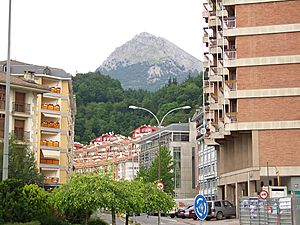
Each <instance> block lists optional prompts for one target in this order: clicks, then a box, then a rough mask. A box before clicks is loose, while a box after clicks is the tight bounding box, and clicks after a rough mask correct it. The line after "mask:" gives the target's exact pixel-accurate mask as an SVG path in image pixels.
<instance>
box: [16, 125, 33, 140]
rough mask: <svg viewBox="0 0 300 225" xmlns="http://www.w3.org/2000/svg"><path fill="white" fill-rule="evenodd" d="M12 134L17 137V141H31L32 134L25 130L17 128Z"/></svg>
mask: <svg viewBox="0 0 300 225" xmlns="http://www.w3.org/2000/svg"><path fill="white" fill-rule="evenodd" d="M12 133H13V134H14V135H15V137H16V139H17V140H19V141H29V139H30V132H29V131H24V129H23V128H22V129H20V128H15V130H13V131H12Z"/></svg>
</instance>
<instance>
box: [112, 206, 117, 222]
mask: <svg viewBox="0 0 300 225" xmlns="http://www.w3.org/2000/svg"><path fill="white" fill-rule="evenodd" d="M111 224H112V225H116V212H115V209H114V208H112V209H111Z"/></svg>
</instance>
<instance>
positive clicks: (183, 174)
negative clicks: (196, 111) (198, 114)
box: [140, 122, 197, 199]
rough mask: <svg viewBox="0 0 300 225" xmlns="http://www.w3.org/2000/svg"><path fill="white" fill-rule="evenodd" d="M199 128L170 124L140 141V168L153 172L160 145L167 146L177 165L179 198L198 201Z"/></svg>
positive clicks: (175, 175) (176, 189)
mask: <svg viewBox="0 0 300 225" xmlns="http://www.w3.org/2000/svg"><path fill="white" fill-rule="evenodd" d="M195 137H196V127H195V123H194V122H190V123H178V124H170V125H168V126H166V127H163V128H160V129H159V130H157V131H155V132H153V133H150V134H148V135H145V136H143V137H142V139H141V141H140V145H141V153H140V166H143V167H145V168H149V167H150V165H151V163H152V161H153V160H154V159H155V157H156V155H157V153H158V150H159V143H160V145H161V146H166V147H167V148H168V149H169V151H170V153H171V155H172V157H173V160H174V161H175V171H174V183H175V197H176V198H178V199H182V198H194V197H195V194H196V193H197V188H196V182H197V165H196V164H197V156H196V138H195Z"/></svg>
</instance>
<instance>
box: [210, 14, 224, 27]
mask: <svg viewBox="0 0 300 225" xmlns="http://www.w3.org/2000/svg"><path fill="white" fill-rule="evenodd" d="M221 24H222V23H221V20H220V19H219V18H218V17H216V16H212V17H210V18H209V19H208V26H210V27H216V26H221Z"/></svg>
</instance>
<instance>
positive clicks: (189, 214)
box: [184, 206, 197, 220]
mask: <svg viewBox="0 0 300 225" xmlns="http://www.w3.org/2000/svg"><path fill="white" fill-rule="evenodd" d="M184 218H192V219H194V220H197V216H196V214H195V210H194V206H192V207H190V208H188V209H186V210H185V212H184Z"/></svg>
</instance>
